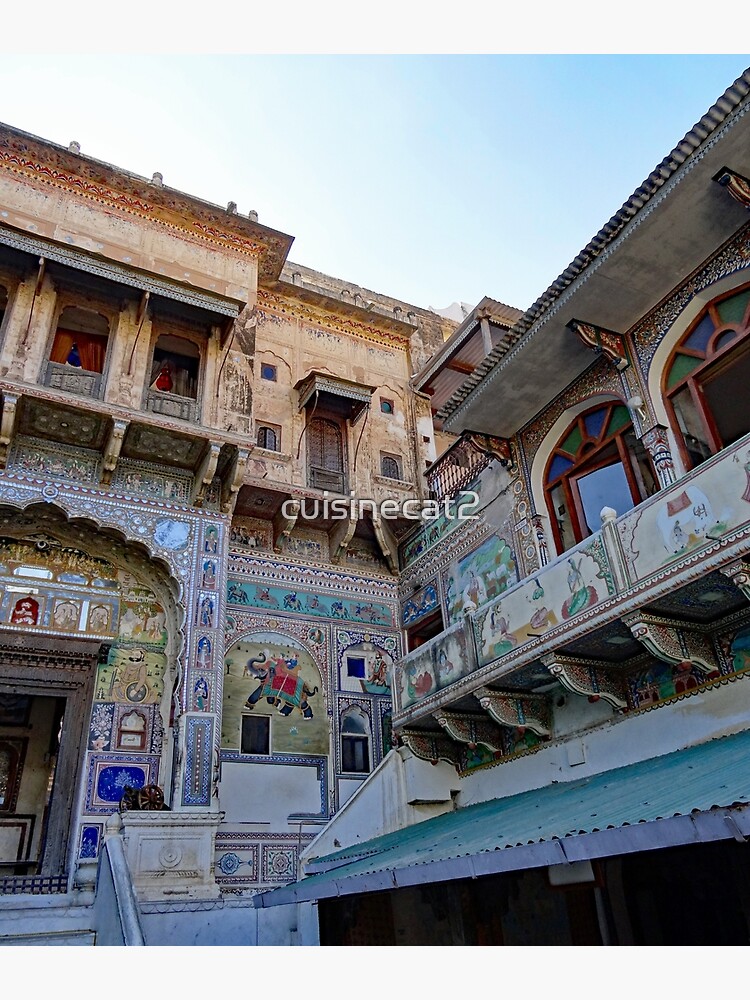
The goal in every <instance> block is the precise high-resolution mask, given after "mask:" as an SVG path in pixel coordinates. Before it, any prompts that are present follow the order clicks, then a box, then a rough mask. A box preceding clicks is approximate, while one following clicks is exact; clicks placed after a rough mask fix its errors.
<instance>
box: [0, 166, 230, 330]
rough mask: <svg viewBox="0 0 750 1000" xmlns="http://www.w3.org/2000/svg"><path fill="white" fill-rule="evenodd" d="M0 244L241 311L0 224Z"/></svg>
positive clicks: (216, 308)
mask: <svg viewBox="0 0 750 1000" xmlns="http://www.w3.org/2000/svg"><path fill="white" fill-rule="evenodd" d="M1 153H2V151H1V150H0V154H1ZM0 243H3V244H5V246H8V247H12V248H13V249H14V250H21V251H23V252H24V253H29V254H33V255H34V257H44V258H45V259H47V260H54V261H56V262H57V263H58V264H64V265H66V266H67V267H73V268H75V269H76V270H77V271H85V272H86V273H87V274H95V275H97V277H100V278H106V279H107V280H108V281H116V282H118V284H122V285H128V286H130V287H131V288H137V289H139V290H140V291H144V292H153V293H154V294H155V295H162V296H164V298H168V299H173V300H174V301H176V302H185V303H187V304H188V305H191V306H198V307H199V308H200V309H206V310H207V311H208V312H214V313H219V314H220V315H221V316H230V317H231V318H232V319H236V317H237V316H238V315H239V312H240V306H239V304H238V303H236V302H232V301H230V300H229V299H225V298H220V297H219V296H217V295H214V294H212V293H211V292H202V291H199V290H198V289H195V288H189V287H187V286H185V285H178V284H176V283H172V282H171V281H168V280H167V279H166V278H157V277H155V276H154V275H151V274H146V273H145V272H142V271H134V270H133V269H132V268H129V267H125V266H124V265H123V264H118V263H117V262H115V261H112V260H105V259H103V258H101V257H94V256H93V255H92V254H89V253H87V252H86V251H85V250H80V249H78V248H77V247H71V246H60V245H59V244H57V243H54V242H52V241H51V240H46V239H43V238H42V237H40V236H30V235H29V234H28V233H22V232H20V231H18V230H15V229H11V228H9V227H5V226H0Z"/></svg>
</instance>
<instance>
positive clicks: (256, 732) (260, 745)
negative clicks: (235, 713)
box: [240, 715, 271, 754]
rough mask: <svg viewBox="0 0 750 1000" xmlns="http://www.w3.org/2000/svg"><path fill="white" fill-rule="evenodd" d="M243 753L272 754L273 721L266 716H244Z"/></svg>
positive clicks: (241, 746)
mask: <svg viewBox="0 0 750 1000" xmlns="http://www.w3.org/2000/svg"><path fill="white" fill-rule="evenodd" d="M240 751H241V752H242V753H254V754H270V752H271V720H270V719H269V718H267V717H266V716H265V715H243V716H242V743H241V744H240Z"/></svg>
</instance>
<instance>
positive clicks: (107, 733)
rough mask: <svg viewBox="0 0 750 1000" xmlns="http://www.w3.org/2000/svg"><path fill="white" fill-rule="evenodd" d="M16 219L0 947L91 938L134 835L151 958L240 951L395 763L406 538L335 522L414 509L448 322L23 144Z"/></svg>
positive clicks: (160, 191)
mask: <svg viewBox="0 0 750 1000" xmlns="http://www.w3.org/2000/svg"><path fill="white" fill-rule="evenodd" d="M0 206H1V211H2V214H1V215H0V295H2V303H1V304H2V327H1V328H0V344H1V346H0V394H1V395H2V413H1V415H0V427H1V429H0V440H1V441H2V444H1V445H0V452H1V454H0V465H1V466H2V471H0V518H1V519H2V529H1V530H0V536H1V537H0V551H1V552H2V555H0V591H1V596H0V605H1V608H2V609H1V610H0V633H2V635H0V644H2V648H3V656H2V662H1V663H0V789H1V794H2V800H1V801H0V848H1V850H2V854H0V865H1V867H0V884H1V885H2V893H0V935H2V936H6V937H9V938H10V939H12V940H24V935H28V936H29V939H31V940H38V937H34V935H37V934H38V933H39V930H40V925H39V923H38V920H37V921H36V922H35V919H34V918H35V915H36V911H35V909H34V906H33V905H30V904H29V900H30V899H32V897H39V898H42V897H44V898H45V900H46V904H47V906H46V910H45V912H46V914H47V916H46V918H45V920H46V922H44V921H43V924H42V925H41V926H42V930H44V931H45V932H50V933H51V932H52V931H55V932H57V931H59V930H60V928H59V927H56V926H55V924H54V921H53V920H52V919H51V917H50V916H49V914H50V913H52V912H53V911H54V912H55V913H58V914H59V915H61V919H62V918H63V916H64V917H65V920H64V921H63V924H64V926H67V927H72V928H73V931H71V933H73V932H74V933H75V934H81V935H86V934H89V935H96V934H98V937H99V941H100V943H101V942H102V940H103V938H102V935H104V934H105V932H104V930H103V929H102V928H103V926H104V924H101V923H99V922H98V921H99V918H98V917H96V915H95V913H94V910H96V909H97V908H98V909H102V907H103V903H102V900H103V897H104V895H106V889H105V888H104V884H105V883H107V885H109V884H110V883H112V885H113V886H114V888H115V889H117V886H118V878H119V876H118V870H119V869H117V866H116V863H114V862H112V860H111V859H112V857H114V847H113V845H114V843H115V841H120V840H121V842H122V847H123V857H124V858H125V866H124V870H126V871H127V873H128V874H127V876H126V880H127V881H128V883H129V884H130V891H131V892H132V893H133V894H134V895H133V899H134V900H135V901H136V905H137V906H138V907H139V908H140V911H141V912H140V917H139V920H140V922H141V923H142V931H143V936H144V938H145V940H147V941H149V942H159V941H166V940H170V941H173V940H175V939H178V940H179V939H180V937H181V935H183V934H188V935H189V934H192V933H193V932H192V931H187V930H185V928H186V927H187V926H188V925H190V926H193V924H194V923H195V921H198V923H199V924H200V925H201V926H202V934H203V942H204V943H211V941H212V939H211V934H212V933H214V932H213V931H211V930H210V929H208V930H207V927H209V926H212V921H214V922H215V923H216V926H217V929H216V930H215V933H216V935H217V936H218V937H217V941H220V942H222V943H226V942H227V941H231V940H233V939H236V940H238V941H240V942H248V943H249V942H250V941H251V940H253V935H254V931H253V929H252V924H253V921H254V911H253V910H252V907H251V905H250V904H251V897H252V894H253V893H255V892H257V891H258V890H259V889H260V888H263V887H270V886H273V885H277V884H279V883H284V882H288V881H290V880H292V879H294V878H296V877H297V874H298V859H299V854H300V851H301V849H302V848H303V847H304V846H305V845H306V844H307V843H308V842H309V841H310V840H311V838H312V837H313V835H314V834H315V833H317V832H318V831H319V829H320V828H321V826H322V825H323V824H325V823H326V822H327V820H328V819H329V818H330V816H331V815H332V814H333V813H335V812H336V810H337V809H338V808H340V806H341V805H342V804H343V803H344V802H345V801H346V799H347V798H348V797H349V796H350V795H351V794H352V792H353V791H354V790H355V789H356V788H357V787H358V785H359V784H360V783H361V782H362V781H363V780H364V778H365V777H366V775H367V774H368V773H369V772H371V771H372V770H373V769H374V768H375V767H376V766H377V764H378V763H379V761H380V760H381V759H382V758H383V756H384V755H386V754H387V753H388V751H389V749H390V746H391V739H392V737H391V697H390V679H391V675H392V670H393V664H394V663H395V662H396V661H397V660H398V659H399V657H400V655H401V652H402V647H401V632H400V628H399V622H398V594H397V589H398V588H397V568H398V567H397V560H398V552H397V549H398V541H397V538H398V534H399V532H400V531H401V530H402V528H403V527H404V525H403V524H399V523H398V522H397V521H394V522H387V521H384V520H382V519H381V518H380V517H379V516H378V513H377V511H376V510H375V508H372V509H371V510H367V511H360V510H359V509H358V508H356V507H351V506H349V507H347V503H348V502H349V501H350V499H351V497H352V496H357V497H371V498H375V499H378V498H383V497H386V496H388V497H391V496H396V497H399V498H402V499H404V500H406V499H410V498H411V499H413V500H415V501H418V500H420V499H421V498H422V497H423V495H424V491H425V486H424V479H423V476H422V471H423V469H424V468H425V466H426V465H427V464H429V463H430V462H431V461H433V460H434V458H435V455H436V451H435V443H434V438H433V433H432V422H431V418H430V411H429V402H428V398H427V397H426V396H425V395H424V394H421V393H418V392H415V391H414V390H413V388H412V386H411V384H410V378H411V376H412V374H413V372H414V370H415V369H416V367H417V366H419V365H421V364H422V363H423V362H424V360H425V359H426V358H427V357H429V356H430V355H431V354H432V353H433V352H434V350H435V349H436V348H437V347H438V346H439V345H440V344H442V343H443V341H444V339H445V337H446V336H448V335H449V334H450V333H451V332H452V330H453V328H454V327H455V325H456V324H455V323H452V322H450V321H448V320H445V319H443V318H442V317H440V316H439V315H437V314H435V313H430V312H427V311H424V310H420V309H417V308H416V307H413V306H411V305H409V304H408V303H404V302H398V301H396V300H393V299H388V298H386V297H383V296H378V295H376V294H375V293H372V292H369V291H367V290H366V289H362V288H359V287H357V286H353V285H351V284H347V283H345V282H342V281H337V280H334V279H331V278H329V277H327V276H325V275H322V274H319V273H318V272H315V271H311V270H310V269H307V268H304V267H301V266H298V265H293V264H291V263H289V262H288V261H287V255H288V252H289V248H290V246H291V242H292V240H291V238H290V237H288V236H286V235H284V234H282V233H279V232H276V231H274V230H273V229H271V228H269V227H267V226H264V225H261V224H260V223H259V222H258V221H257V216H256V215H255V213H250V216H241V215H239V214H238V213H237V211H236V207H235V206H234V205H231V204H230V205H229V206H228V207H227V209H221V208H219V207H217V206H215V205H209V204H207V203H205V202H202V201H200V200H199V199H196V198H193V197H191V196H188V195H184V194H182V193H181V192H178V191H175V190H172V189H170V188H168V187H167V186H165V185H164V183H163V179H162V178H161V176H160V175H158V174H155V175H154V177H153V178H152V179H151V180H150V181H149V180H147V179H145V178H140V177H136V176H134V175H132V174H129V173H127V172H126V171H123V170H121V169H119V168H116V167H112V166H110V165H108V164H105V163H100V162H98V161H96V160H93V159H91V158H89V157H86V156H83V155H82V154H81V152H80V149H79V147H78V146H77V144H75V143H72V144H71V146H70V148H68V149H65V148H61V147H58V146H55V145H53V144H51V143H49V142H46V141H44V140H41V139H38V138H36V137H34V136H30V135H26V134H24V133H21V132H19V131H17V130H15V129H12V128H9V127H6V126H3V127H2V128H0ZM335 497H338V498H339V499H340V500H342V501H343V502H344V512H345V516H344V517H341V516H340V512H339V513H336V512H334V511H332V510H330V509H329V501H330V499H332V498H335ZM318 507H319V508H320V509H319V510H318ZM124 795H125V796H126V797H125V804H126V805H127V804H129V805H130V806H131V808H129V809H128V810H126V811H125V812H124V817H125V825H124V829H123V830H122V832H117V831H116V830H111V831H110V833H111V838H114V839H113V840H111V841H110V847H111V848H112V850H111V851H110V855H111V857H107V858H105V861H106V862H107V866H109V865H110V864H115V868H114V870H113V872H114V873H113V872H112V871H110V868H109V867H107V873H108V874H107V875H106V876H105V877H104V881H103V880H102V876H101V874H100V876H99V879H98V883H97V875H96V872H97V867H98V866H99V863H100V861H101V859H102V857H103V853H102V852H103V843H104V834H105V827H106V824H107V821H108V820H109V819H110V818H111V817H112V815H113V814H118V810H119V808H120V803H121V802H122V801H123V796H124ZM127 796H130V798H128V797H127ZM133 796H135V797H133ZM139 796H140V799H139ZM161 796H163V798H164V800H165V804H166V806H167V809H155V808H144V807H149V806H155V805H160V804H161ZM138 804H140V805H141V807H142V808H141V809H133V808H132V806H133V805H138ZM111 822H115V821H111ZM110 825H111V824H110ZM121 867H122V866H121ZM108 880H109V881H108ZM97 886H98V888H97ZM94 899H96V900H97V902H96V905H95V904H94ZM110 902H111V901H110ZM32 904H33V900H32ZM50 907H52V909H50ZM186 907H187V909H186ZM232 907H234V909H235V910H236V911H237V913H236V914H235V916H234V917H232V916H231V914H229V910H231V909H232ZM248 907H249V909H248ZM104 909H106V907H104ZM110 909H111V907H110ZM177 913H182V914H183V917H182V922H181V923H180V921H179V919H178V918H177V916H176V914H177ZM92 914H94V915H93V916H92ZM248 914H249V915H248ZM242 915H244V916H242ZM241 916H242V919H241ZM101 919H102V920H104V922H105V923H106V919H105V918H104V917H102V918H101ZM71 920H72V923H71ZM233 920H234V923H233V922H232V921H233ZM65 921H67V923H66V922H65ZM174 921H177V923H176V924H175V923H174ZM191 921H193V924H191V923H190V922H191ZM218 924H221V928H219V927H218ZM235 924H236V926H235ZM227 928H229V930H227ZM285 933H287V931H286V930H285V929H282V930H281V931H278V932H276V931H274V934H276V935H277V938H278V939H279V940H284V934H285ZM279 934H280V935H281V936H280V937H278V935H279ZM125 936H126V937H127V935H125ZM277 938H274V940H275V939H277ZM214 943H217V942H214Z"/></svg>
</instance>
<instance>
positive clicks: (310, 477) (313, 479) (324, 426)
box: [307, 417, 346, 493]
mask: <svg viewBox="0 0 750 1000" xmlns="http://www.w3.org/2000/svg"><path fill="white" fill-rule="evenodd" d="M307 482H308V485H309V486H312V487H313V489H318V490H333V491H335V492H337V493H344V492H346V480H345V477H344V442H343V436H342V433H341V427H340V426H339V425H338V424H337V423H334V421H333V420H326V419H325V418H323V417H315V418H314V419H313V420H311V421H310V425H309V427H308V428H307Z"/></svg>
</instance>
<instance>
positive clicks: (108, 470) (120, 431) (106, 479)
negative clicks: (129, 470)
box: [102, 420, 130, 485]
mask: <svg viewBox="0 0 750 1000" xmlns="http://www.w3.org/2000/svg"><path fill="white" fill-rule="evenodd" d="M129 426H130V421H129V420H113V421H112V426H111V427H110V429H109V436H108V438H107V443H106V444H105V446H104V460H103V462H102V483H103V484H104V485H107V484H108V483H110V482H111V481H112V475H113V473H114V471H115V469H116V468H117V460H118V459H119V457H120V452H121V450H122V442H123V441H124V440H125V432H126V431H127V429H128V427H129Z"/></svg>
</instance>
